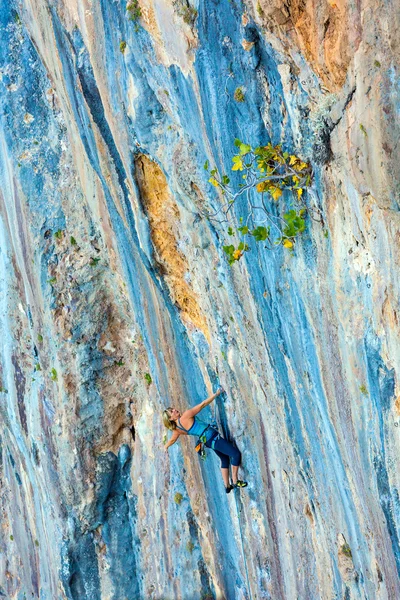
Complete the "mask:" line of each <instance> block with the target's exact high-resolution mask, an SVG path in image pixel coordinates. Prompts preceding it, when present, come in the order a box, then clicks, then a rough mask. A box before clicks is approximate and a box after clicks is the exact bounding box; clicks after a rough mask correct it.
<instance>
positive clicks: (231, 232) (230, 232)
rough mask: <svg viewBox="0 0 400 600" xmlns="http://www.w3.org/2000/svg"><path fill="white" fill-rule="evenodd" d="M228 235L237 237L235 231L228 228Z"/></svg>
mask: <svg viewBox="0 0 400 600" xmlns="http://www.w3.org/2000/svg"><path fill="white" fill-rule="evenodd" d="M228 235H235V232H234V231H233V229H232V227H228Z"/></svg>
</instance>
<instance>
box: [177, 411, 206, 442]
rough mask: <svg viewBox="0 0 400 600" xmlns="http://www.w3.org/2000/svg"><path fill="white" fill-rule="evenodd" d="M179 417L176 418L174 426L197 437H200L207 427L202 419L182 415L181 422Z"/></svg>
mask: <svg viewBox="0 0 400 600" xmlns="http://www.w3.org/2000/svg"><path fill="white" fill-rule="evenodd" d="M182 416H183V415H182ZM181 419H182V417H181V418H180V419H178V422H177V425H176V426H177V428H178V429H180V430H181V431H185V432H186V433H187V434H188V435H196V436H197V437H200V436H201V434H202V433H203V432H204V430H205V429H207V427H208V423H204V421H201V420H200V419H198V418H197V417H186V418H185V417H183V421H184V422H183V423H182V422H181Z"/></svg>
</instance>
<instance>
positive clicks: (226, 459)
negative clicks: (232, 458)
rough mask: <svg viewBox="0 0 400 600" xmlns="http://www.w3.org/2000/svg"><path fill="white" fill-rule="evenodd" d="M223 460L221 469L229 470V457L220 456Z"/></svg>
mask: <svg viewBox="0 0 400 600" xmlns="http://www.w3.org/2000/svg"><path fill="white" fill-rule="evenodd" d="M220 459H221V469H229V456H226V455H225V454H223V455H222V456H220Z"/></svg>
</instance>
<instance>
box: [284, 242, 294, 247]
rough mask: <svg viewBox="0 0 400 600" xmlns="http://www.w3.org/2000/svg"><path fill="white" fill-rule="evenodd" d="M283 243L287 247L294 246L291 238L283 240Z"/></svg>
mask: <svg viewBox="0 0 400 600" xmlns="http://www.w3.org/2000/svg"><path fill="white" fill-rule="evenodd" d="M283 245H284V247H285V248H293V242H292V241H290V240H283Z"/></svg>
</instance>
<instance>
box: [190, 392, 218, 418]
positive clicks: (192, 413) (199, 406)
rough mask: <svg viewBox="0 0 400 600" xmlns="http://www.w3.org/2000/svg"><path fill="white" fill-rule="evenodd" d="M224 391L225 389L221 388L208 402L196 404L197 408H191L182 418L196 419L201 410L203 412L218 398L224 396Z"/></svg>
mask: <svg viewBox="0 0 400 600" xmlns="http://www.w3.org/2000/svg"><path fill="white" fill-rule="evenodd" d="M223 391H224V390H223V388H219V389H218V390H217V391H216V392H215V394H213V395H212V396H210V397H209V398H207V399H206V400H203V402H200V404H196V406H193V408H189V409H188V410H185V412H184V413H183V414H182V417H195V416H196V415H198V414H199V412H200V411H201V410H203V408H205V407H206V406H208V405H209V404H211V402H213V401H214V400H215V398H216V397H217V396H219V395H220V394H222V392H223Z"/></svg>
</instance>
